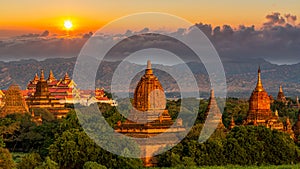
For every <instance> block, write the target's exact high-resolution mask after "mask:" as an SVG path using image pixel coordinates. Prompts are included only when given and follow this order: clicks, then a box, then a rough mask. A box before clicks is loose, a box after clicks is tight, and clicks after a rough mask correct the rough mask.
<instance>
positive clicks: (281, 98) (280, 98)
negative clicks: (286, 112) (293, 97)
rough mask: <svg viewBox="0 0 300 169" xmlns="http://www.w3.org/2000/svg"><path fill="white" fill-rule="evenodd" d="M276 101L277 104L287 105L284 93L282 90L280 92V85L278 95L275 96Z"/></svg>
mask: <svg viewBox="0 0 300 169" xmlns="http://www.w3.org/2000/svg"><path fill="white" fill-rule="evenodd" d="M277 101H278V102H282V103H285V104H286V103H287V100H286V98H285V96H284V93H283V90H282V86H281V85H280V86H279V92H278V94H277Z"/></svg>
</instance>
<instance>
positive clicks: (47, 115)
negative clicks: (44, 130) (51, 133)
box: [32, 108, 55, 123]
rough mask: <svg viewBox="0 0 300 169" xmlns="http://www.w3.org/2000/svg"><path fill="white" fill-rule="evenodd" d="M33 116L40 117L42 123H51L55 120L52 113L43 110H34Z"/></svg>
mask: <svg viewBox="0 0 300 169" xmlns="http://www.w3.org/2000/svg"><path fill="white" fill-rule="evenodd" d="M32 111H34V114H35V116H41V117H42V119H43V123H44V122H51V121H54V120H55V117H54V115H53V114H52V113H50V112H49V111H48V110H47V109H44V108H34V109H33V110H32Z"/></svg>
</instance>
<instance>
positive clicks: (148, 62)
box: [147, 60, 152, 69]
mask: <svg viewBox="0 0 300 169" xmlns="http://www.w3.org/2000/svg"><path fill="white" fill-rule="evenodd" d="M147 69H152V68H151V61H150V60H148V61H147Z"/></svg>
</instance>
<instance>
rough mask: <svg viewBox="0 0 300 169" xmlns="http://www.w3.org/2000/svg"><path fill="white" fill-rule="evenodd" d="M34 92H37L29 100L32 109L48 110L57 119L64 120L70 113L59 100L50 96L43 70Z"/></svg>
mask: <svg viewBox="0 0 300 169" xmlns="http://www.w3.org/2000/svg"><path fill="white" fill-rule="evenodd" d="M34 90H35V92H34V93H33V94H31V95H30V97H29V98H28V99H27V103H28V105H29V108H30V109H32V110H34V109H35V108H44V109H47V110H48V111H49V112H50V113H52V114H53V115H54V116H55V117H56V118H62V117H64V116H66V114H67V113H68V112H69V109H68V108H65V104H64V103H61V102H60V100H59V99H57V98H55V97H54V96H53V95H51V94H50V91H49V87H48V83H47V81H46V79H45V77H44V71H43V70H42V71H41V75H40V78H39V80H38V81H37V82H36V87H35V89H34Z"/></svg>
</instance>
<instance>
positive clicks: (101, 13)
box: [0, 0, 300, 34]
mask: <svg viewBox="0 0 300 169" xmlns="http://www.w3.org/2000/svg"><path fill="white" fill-rule="evenodd" d="M299 6H300V1H298V0H284V1H283V0H272V1H270V0H267V1H261V0H251V1H241V0H226V1H220V0H210V1H202V0H184V1H183V0H151V1H150V0H113V1H108V0H106V1H103V0H76V1H74V0H63V1H59V0H52V1H40V0H24V1H19V0H9V1H1V2H0V11H1V12H0V25H1V29H2V30H3V29H4V30H45V29H47V30H50V31H59V30H60V29H61V28H62V24H63V20H65V19H71V20H73V22H76V23H75V25H76V26H77V29H78V30H86V31H88V30H95V29H97V28H99V27H101V26H103V25H105V24H107V23H109V22H111V21H112V20H115V19H117V18H119V17H122V16H125V15H129V14H132V13H137V12H165V13H170V14H173V15H176V16H179V17H182V18H185V19H187V20H188V21H190V22H193V23H198V22H203V23H209V24H212V25H223V24H228V25H233V26H238V25H240V24H243V25H253V24H254V25H257V26H261V23H262V22H263V21H264V19H265V18H264V16H265V15H267V14H269V13H271V12H274V11H276V12H280V13H292V14H294V15H297V16H300V10H299ZM2 34H3V33H2Z"/></svg>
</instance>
